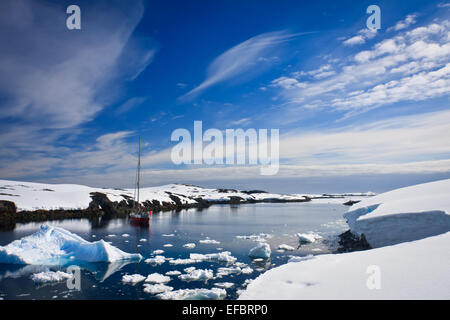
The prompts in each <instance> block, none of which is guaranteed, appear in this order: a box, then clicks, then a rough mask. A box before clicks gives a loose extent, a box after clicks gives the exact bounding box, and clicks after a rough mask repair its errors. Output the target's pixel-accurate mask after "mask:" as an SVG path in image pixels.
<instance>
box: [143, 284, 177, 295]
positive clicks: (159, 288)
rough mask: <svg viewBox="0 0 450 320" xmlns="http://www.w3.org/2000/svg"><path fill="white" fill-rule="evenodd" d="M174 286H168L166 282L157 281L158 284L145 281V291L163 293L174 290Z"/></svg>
mask: <svg viewBox="0 0 450 320" xmlns="http://www.w3.org/2000/svg"><path fill="white" fill-rule="evenodd" d="M172 290H173V287H169V286H166V285H165V284H161V283H156V284H150V283H145V284H144V292H146V293H150V294H157V293H163V292H168V291H172Z"/></svg>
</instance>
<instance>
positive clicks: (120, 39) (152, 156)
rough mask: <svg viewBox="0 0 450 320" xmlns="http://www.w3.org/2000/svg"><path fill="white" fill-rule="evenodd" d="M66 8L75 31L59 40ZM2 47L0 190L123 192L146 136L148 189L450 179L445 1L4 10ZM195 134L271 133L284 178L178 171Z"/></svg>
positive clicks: (240, 168) (356, 185)
mask: <svg viewBox="0 0 450 320" xmlns="http://www.w3.org/2000/svg"><path fill="white" fill-rule="evenodd" d="M72 4H76V5H78V6H79V7H80V11H81V29H80V30H76V29H75V30H69V29H68V28H67V27H66V19H67V18H68V17H69V15H70V14H67V13H66V9H67V7H68V6H69V5H72ZM373 4H376V5H378V6H379V7H380V10H381V28H380V29H378V30H376V31H372V30H370V29H368V28H367V26H366V20H367V19H368V18H369V16H370V14H367V13H366V9H367V7H368V6H369V5H373ZM0 45H1V50H0V146H1V150H2V157H1V158H0V179H8V180H19V181H34V182H48V183H78V184H85V185H89V186H94V187H131V186H132V185H133V183H134V181H135V170H136V164H137V145H138V137H139V136H140V137H141V139H142V170H143V184H144V186H153V185H161V184H166V183H190V184H195V185H201V186H205V187H230V188H241V189H256V188H257V189H264V190H268V191H272V192H284V193H296V192H299V193H303V192H314V193H321V192H322V193H325V192H360V191H374V192H383V191H387V190H390V189H393V188H398V187H402V186H407V185H411V184H415V183H422V182H427V181H433V180H438V179H446V178H450V139H449V133H450V103H449V95H450V3H449V2H446V1H445V0H440V1H414V0H410V1H407V2H405V1H392V0H390V1H377V2H373V1H334V0H333V1H324V0H316V1H298V0H296V1H287V0H280V1H266V0H264V1H261V0H259V1H250V0H245V1H234V0H227V1H222V0H215V1H206V0H205V1H203V0H192V1H170V0H167V1H139V0H132V1H98V0H96V1H81V0H75V1H74V0H71V1H61V0H59V1H43V0H41V1H26V0H2V1H1V2H0ZM194 121H202V124H203V129H204V130H206V129H208V128H214V129H218V130H220V131H221V132H223V131H224V130H226V129H238V128H243V129H244V130H247V129H250V128H253V129H255V130H260V129H268V130H271V129H278V130H279V142H280V146H279V157H280V167H279V170H278V172H277V174H275V175H272V176H263V175H261V174H260V170H259V166H255V165H251V164H248V163H246V164H244V165H237V164H232V165H206V164H195V165H194V164H181V165H176V164H174V163H173V161H172V159H171V152H172V148H173V147H174V146H175V145H176V144H177V142H174V141H171V135H172V133H173V132H174V130H176V129H178V128H184V129H187V130H189V131H190V132H193V128H194ZM244 152H245V151H244Z"/></svg>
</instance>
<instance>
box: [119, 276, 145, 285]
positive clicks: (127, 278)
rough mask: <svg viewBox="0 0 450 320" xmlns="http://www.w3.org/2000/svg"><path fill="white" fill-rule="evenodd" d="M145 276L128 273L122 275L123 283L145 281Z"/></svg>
mask: <svg viewBox="0 0 450 320" xmlns="http://www.w3.org/2000/svg"><path fill="white" fill-rule="evenodd" d="M144 280H145V277H144V276H143V275H141V274H137V273H136V274H126V275H124V276H123V277H122V282H123V283H130V284H136V283H138V282H141V281H144Z"/></svg>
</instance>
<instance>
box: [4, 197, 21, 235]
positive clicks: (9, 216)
mask: <svg viewBox="0 0 450 320" xmlns="http://www.w3.org/2000/svg"><path fill="white" fill-rule="evenodd" d="M16 212H17V208H16V204H15V203H14V202H12V201H7V200H0V230H12V229H14V228H15V226H16V219H15V215H16Z"/></svg>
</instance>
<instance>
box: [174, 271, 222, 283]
mask: <svg viewBox="0 0 450 320" xmlns="http://www.w3.org/2000/svg"><path fill="white" fill-rule="evenodd" d="M213 278H214V273H213V271H212V270H210V269H195V270H192V271H191V272H189V273H187V274H180V275H179V276H178V279H180V280H183V281H207V280H209V279H213Z"/></svg>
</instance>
